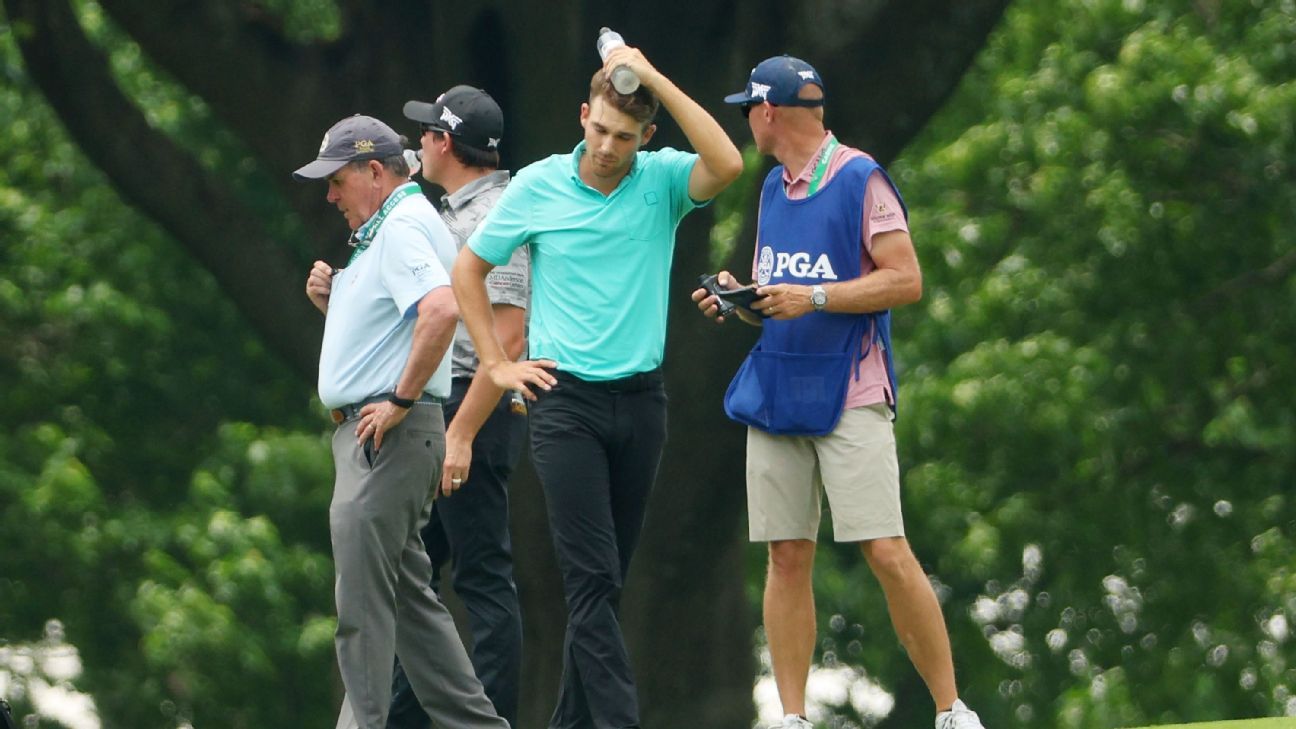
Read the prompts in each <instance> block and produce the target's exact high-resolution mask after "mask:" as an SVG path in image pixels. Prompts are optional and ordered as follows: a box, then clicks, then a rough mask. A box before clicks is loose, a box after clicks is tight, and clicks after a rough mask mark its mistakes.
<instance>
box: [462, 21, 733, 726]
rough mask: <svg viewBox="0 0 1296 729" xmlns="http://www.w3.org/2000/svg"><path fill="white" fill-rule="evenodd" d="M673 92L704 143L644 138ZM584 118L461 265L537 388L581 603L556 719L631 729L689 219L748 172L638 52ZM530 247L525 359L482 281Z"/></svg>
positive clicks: (600, 84) (551, 487) (557, 523)
mask: <svg viewBox="0 0 1296 729" xmlns="http://www.w3.org/2000/svg"><path fill="white" fill-rule="evenodd" d="M620 65H626V66H629V67H630V69H631V70H632V71H634V72H635V73H636V74H637V75H638V77H639V79H640V82H641V86H640V87H639V89H638V90H637V91H635V92H634V93H632V94H629V95H623V94H620V93H617V91H616V90H615V89H613V88H612V85H611V84H610V83H609V80H608V76H609V74H610V72H611V70H612V69H613V68H616V67H617V66H620ZM659 100H660V101H659ZM659 103H660V104H661V105H664V106H665V107H666V109H667V110H668V111H669V112H670V113H671V115H672V116H673V117H674V118H675V121H676V122H677V123H678V124H679V127H680V129H681V130H682V131H683V132H684V134H685V136H687V137H688V140H689V143H690V144H692V146H693V148H694V149H696V150H697V154H691V153H686V152H680V151H677V150H673V149H663V150H660V151H657V152H643V151H640V149H639V148H640V147H641V146H642V145H643V144H644V143H645V142H647V141H648V140H649V139H650V138H651V137H652V135H653V132H654V131H655V129H656V127H655V126H654V125H653V124H652V118H653V115H654V114H655V113H656V110H657V106H658V104H659ZM580 121H581V126H582V127H584V129H585V139H584V141H582V142H581V143H580V144H578V145H577V146H576V149H575V150H573V151H572V153H571V154H560V155H554V156H552V157H549V158H548V159H545V160H541V161H540V162H537V163H535V164H532V165H530V166H528V167H526V168H524V169H523V170H521V171H520V172H519V173H518V175H517V176H516V177H515V178H514V181H513V182H512V184H510V185H509V186H508V188H507V189H506V190H505V191H504V194H503V195H502V196H501V197H500V200H499V202H498V203H496V205H495V207H494V208H493V209H492V210H491V213H490V214H489V215H488V216H487V218H486V220H485V221H484V222H483V223H482V225H481V227H479V228H478V229H477V231H476V233H474V234H473V236H472V237H471V238H470V239H469V240H468V245H467V246H466V247H465V248H464V249H463V250H462V251H461V252H460V254H459V258H458V260H457V261H456V263H455V269H454V274H453V277H452V278H453V280H454V289H455V296H456V297H457V298H458V300H459V307H460V311H461V313H462V315H463V318H464V322H465V324H466V325H467V327H468V331H469V334H470V335H471V336H472V340H473V344H474V345H475V346H476V348H477V353H478V356H479V357H480V360H481V364H480V368H481V369H482V370H483V371H485V372H488V373H489V374H490V377H491V379H492V381H493V382H494V383H495V385H496V386H498V387H501V388H509V389H518V390H521V391H522V392H523V393H524V394H525V395H526V396H527V397H529V398H531V399H533V400H535V403H534V405H533V406H532V408H531V450H532V462H533V464H534V465H535V469H536V473H537V474H538V475H539V477H540V483H541V485H542V486H543V488H544V493H545V501H546V504H547V507H548V511H549V525H550V530H551V532H552V533H553V539H554V546H555V548H556V552H557V556H558V564H559V569H560V570H561V572H562V577H563V590H564V592H565V594H566V598H567V608H568V622H567V633H566V637H565V641H564V650H563V677H562V681H561V687H560V693H559V696H558V705H557V708H556V709H555V711H554V715H553V718H552V719H550V722H549V725H550V727H553V729H576V728H579V729H588V728H589V727H596V728H597V729H626V728H628V727H638V726H639V709H638V698H637V696H636V693H635V686H634V679H633V677H632V675H631V672H630V661H629V657H628V656H627V654H626V648H625V643H624V641H623V639H622V636H621V628H620V625H619V623H618V619H617V605H618V603H619V600H620V595H621V588H622V585H623V584H624V582H625V579H626V573H627V570H628V568H629V565H630V558H631V556H632V555H633V553H634V549H635V545H636V544H637V542H638V538H639V531H640V528H641V527H642V524H643V515H644V508H645V506H646V504H647V499H648V493H649V491H650V489H651V487H652V483H653V480H654V478H655V476H656V473H657V464H658V461H659V460H660V457H661V449H662V444H663V443H664V441H665V438H666V393H665V390H664V388H663V383H662V375H661V369H660V367H661V362H662V355H663V351H664V345H665V338H666V309H667V284H668V280H669V274H670V265H671V257H672V255H673V252H674V245H675V228H676V226H677V225H678V224H679V221H680V219H681V218H683V217H684V215H685V214H687V213H688V212H689V211H691V210H693V209H694V208H695V207H697V206H699V205H702V204H705V201H707V200H710V199H711V198H712V197H714V196H715V195H716V194H717V193H719V192H720V191H721V190H722V189H724V187H725V186H726V185H728V184H729V183H730V182H732V181H733V180H734V179H735V178H736V177H737V176H738V175H739V174H740V173H741V172H742V157H741V155H739V153H738V150H737V148H735V147H734V145H733V143H732V142H731V141H729V138H728V137H727V136H726V135H725V133H724V131H723V130H722V129H721V128H720V125H719V124H717V123H716V121H715V120H714V119H713V118H711V116H710V115H709V114H707V113H706V111H704V110H703V109H702V107H700V106H698V105H697V103H696V102H694V101H693V100H692V99H690V98H689V97H688V96H686V95H685V94H684V92H682V91H680V90H679V88H677V87H676V86H675V85H674V84H673V83H671V81H670V80H669V79H667V78H666V77H665V76H663V75H662V74H661V73H659V72H658V71H657V69H655V68H653V66H652V65H651V64H649V63H648V61H647V60H645V59H644V57H643V55H642V54H641V53H640V52H639V51H638V50H636V49H634V48H628V47H622V48H618V49H615V50H613V51H612V52H611V53H610V54H609V55H608V57H607V59H606V62H605V65H604V67H603V68H602V69H600V70H599V71H598V72H597V73H595V74H594V78H593V80H592V82H591V85H590V95H589V100H588V102H587V103H584V104H582V105H581V111H580ZM523 245H526V246H528V247H529V249H530V252H531V261H532V302H531V304H532V305H531V334H530V347H531V353H532V356H533V357H534V358H535V359H534V360H533V361H524V362H512V361H509V359H508V358H507V357H506V356H505V354H504V349H503V348H502V346H501V345H500V343H499V342H498V341H497V340H496V337H495V335H494V331H493V329H492V323H491V318H492V317H491V309H490V302H489V299H488V298H487V295H486V288H485V286H484V283H483V281H484V279H485V276H486V274H487V273H488V272H489V271H490V270H491V268H492V267H494V266H497V265H502V264H504V263H505V262H507V261H508V260H509V256H510V254H511V253H512V252H513V251H514V250H515V249H517V248H518V247H520V246H523ZM551 369H552V371H550V370H551ZM531 388H537V389H538V392H532V389H531Z"/></svg>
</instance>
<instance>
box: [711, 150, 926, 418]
mask: <svg viewBox="0 0 1296 729" xmlns="http://www.w3.org/2000/svg"><path fill="white" fill-rule="evenodd" d="M829 156H830V155H829V154H825V155H823V157H824V159H825V160H826V159H827V158H828V157H829ZM874 170H877V171H879V172H882V174H883V177H886V173H885V172H884V171H882V168H881V167H880V166H879V165H878V164H877V163H876V162H874V161H873V160H871V159H868V158H864V157H859V158H856V159H853V160H851V161H850V162H847V163H846V165H845V166H843V167H842V169H841V171H840V172H838V173H837V174H836V175H834V176H833V177H832V179H831V180H829V182H828V184H827V185H825V186H824V187H823V188H822V189H819V190H818V191H817V192H815V193H814V194H812V195H810V196H808V197H806V198H803V199H799V200H791V199H788V196H787V194H786V192H785V191H784V190H783V167H782V166H781V165H780V166H778V167H775V168H774V169H773V170H771V171H770V173H769V175H768V176H767V177H766V178H765V184H764V187H763V188H762V190H761V207H760V210H761V213H760V215H761V218H760V225H759V228H758V234H757V246H758V255H757V283H758V284H759V285H761V286H765V285H770V284H779V283H787V284H801V285H807V286H811V285H815V284H824V283H831V282H834V281H837V280H842V279H844V280H850V279H853V278H855V277H857V276H859V271H860V264H861V261H860V256H861V255H862V252H861V248H860V237H861V234H862V230H861V226H862V225H863V217H864V190H865V186H866V184H867V183H868V179H869V175H871V174H872V173H873V171H874ZM887 182H888V184H890V179H889V178H887ZM894 187H895V186H894V185H892V188H893V189H894ZM896 196H897V197H899V192H898V191H897V192H896ZM903 205H904V203H903V202H901V206H902V207H903ZM905 214H906V217H907V216H908V211H907V210H906V211H905ZM874 346H880V347H882V350H883V355H884V357H885V359H886V368H887V377H888V379H889V380H890V384H891V392H892V393H893V397H894V393H895V391H896V388H895V384H896V378H895V369H894V366H893V364H892V361H891V312H890V311H878V312H871V313H868V314H838V313H830V312H826V311H814V312H810V313H809V314H806V315H805V316H802V317H799V318H797V319H793V320H787V321H780V320H777V319H766V320H765V321H764V322H763V324H762V327H761V336H760V339H759V340H758V341H757V342H756V346H755V347H753V348H752V351H751V352H750V353H749V354H748V355H747V359H746V360H744V361H743V363H742V366H741V367H739V368H738V373H737V374H735V375H734V379H733V381H732V382H731V383H729V390H728V391H727V392H726V393H725V413H726V414H727V415H728V416H729V417H730V418H732V419H733V420H736V421H738V422H740V423H745V424H747V425H749V426H751V427H753V428H757V429H759V430H763V431H765V432H767V433H772V434H774V435H809V436H817V435H827V434H828V433H831V432H832V431H833V429H834V428H836V427H837V421H838V420H839V419H840V418H841V414H842V407H843V405H844V404H845V402H846V392H847V389H848V386H849V384H850V378H851V377H852V376H858V369H859V363H860V362H861V361H862V360H863V359H864V357H865V356H867V354H868V352H869V350H870V349H871V348H872V347H874Z"/></svg>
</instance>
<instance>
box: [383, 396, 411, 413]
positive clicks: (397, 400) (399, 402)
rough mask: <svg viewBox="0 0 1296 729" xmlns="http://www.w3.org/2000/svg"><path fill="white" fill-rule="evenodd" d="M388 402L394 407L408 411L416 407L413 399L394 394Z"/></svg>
mask: <svg viewBox="0 0 1296 729" xmlns="http://www.w3.org/2000/svg"><path fill="white" fill-rule="evenodd" d="M387 402H389V403H391V404H392V405H395V406H396V407H398V408H404V409H406V410H409V409H410V408H412V407H414V400H413V398H408V399H407V398H403V397H401V396H400V395H397V394H396V393H394V392H393V393H392V394H391V397H389V398H387Z"/></svg>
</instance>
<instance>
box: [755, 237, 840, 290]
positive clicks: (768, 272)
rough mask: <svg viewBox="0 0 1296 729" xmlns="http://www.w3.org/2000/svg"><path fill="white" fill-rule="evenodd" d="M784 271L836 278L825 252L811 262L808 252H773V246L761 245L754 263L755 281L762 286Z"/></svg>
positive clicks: (825, 278) (801, 275)
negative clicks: (758, 255) (758, 256)
mask: <svg viewBox="0 0 1296 729" xmlns="http://www.w3.org/2000/svg"><path fill="white" fill-rule="evenodd" d="M784 272H786V273H787V274H788V275H790V276H795V277H796V278H817V279H819V280H821V281H836V280H837V273H836V272H835V271H833V267H832V263H831V262H830V261H829V260H828V254H827V253H820V254H819V257H818V258H816V259H815V260H814V261H813V262H811V260H810V254H809V253H804V252H797V253H788V252H787V251H779V252H778V253H777V254H775V253H774V249H773V248H770V247H769V246H762V247H761V252H760V258H759V259H757V263H756V283H758V284H759V285H761V286H764V285H765V284H767V283H769V282H770V279H773V278H777V277H781V276H782V275H783V274H784Z"/></svg>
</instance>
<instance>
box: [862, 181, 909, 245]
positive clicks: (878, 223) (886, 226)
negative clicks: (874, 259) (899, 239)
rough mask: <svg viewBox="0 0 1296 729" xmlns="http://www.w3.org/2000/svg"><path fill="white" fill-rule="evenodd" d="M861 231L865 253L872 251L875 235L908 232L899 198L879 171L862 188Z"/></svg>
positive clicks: (907, 223) (907, 224)
mask: <svg viewBox="0 0 1296 729" xmlns="http://www.w3.org/2000/svg"><path fill="white" fill-rule="evenodd" d="M861 229H862V230H863V236H862V237H863V239H864V240H863V243H864V251H865V252H868V251H871V250H872V249H873V236H875V235H878V234H880V233H889V232H891V231H893V230H903V231H904V232H906V233H908V232H909V221H907V220H905V214H904V206H902V205H901V204H900V196H899V195H897V194H896V191H895V188H893V187H891V183H889V182H887V178H886V176H885V175H883V174H882V172H881V170H874V172H873V174H871V175H869V178H868V183H867V184H866V185H865V186H864V224H863V225H862V226H861Z"/></svg>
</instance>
